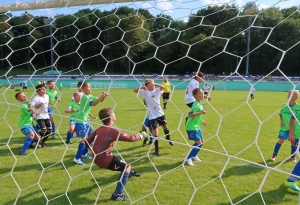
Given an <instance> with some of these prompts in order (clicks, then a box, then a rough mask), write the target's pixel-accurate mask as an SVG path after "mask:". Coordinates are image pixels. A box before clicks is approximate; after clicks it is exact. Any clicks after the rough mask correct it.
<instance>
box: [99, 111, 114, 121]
mask: <svg viewBox="0 0 300 205" xmlns="http://www.w3.org/2000/svg"><path fill="white" fill-rule="evenodd" d="M112 113H113V109H111V108H110V107H107V108H103V109H101V110H100V111H99V114H98V116H99V119H100V120H101V121H102V122H103V124H104V125H107V124H108V123H110V116H111V114H112Z"/></svg>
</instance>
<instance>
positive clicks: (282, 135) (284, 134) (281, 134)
mask: <svg viewBox="0 0 300 205" xmlns="http://www.w3.org/2000/svg"><path fill="white" fill-rule="evenodd" d="M278 138H279V139H282V140H287V139H288V138H289V131H282V130H280V131H279V134H278Z"/></svg>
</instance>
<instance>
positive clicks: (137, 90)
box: [133, 86, 147, 93]
mask: <svg viewBox="0 0 300 205" xmlns="http://www.w3.org/2000/svg"><path fill="white" fill-rule="evenodd" d="M140 89H142V90H147V88H146V86H141V87H138V88H134V89H133V92H135V93H138V92H139V90H140Z"/></svg>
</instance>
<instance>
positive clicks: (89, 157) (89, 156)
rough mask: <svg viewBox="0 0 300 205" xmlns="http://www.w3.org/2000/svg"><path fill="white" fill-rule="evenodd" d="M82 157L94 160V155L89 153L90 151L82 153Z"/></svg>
mask: <svg viewBox="0 0 300 205" xmlns="http://www.w3.org/2000/svg"><path fill="white" fill-rule="evenodd" d="M82 158H85V159H90V160H93V157H92V156H91V155H89V154H88V153H86V154H85V155H82Z"/></svg>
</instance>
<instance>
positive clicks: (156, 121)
mask: <svg viewBox="0 0 300 205" xmlns="http://www.w3.org/2000/svg"><path fill="white" fill-rule="evenodd" d="M155 87H157V88H155ZM164 88H165V86H163V85H161V84H156V83H154V80H153V79H146V80H145V86H141V87H139V88H135V89H134V90H133V92H135V93H140V95H141V96H143V98H144V99H145V101H146V102H147V109H148V114H149V120H150V125H151V133H152V135H153V137H155V138H157V136H158V126H162V127H163V129H164V133H165V135H166V139H167V140H168V141H169V144H170V145H172V146H173V145H174V144H173V142H172V141H171V138H170V134H169V129H168V126H167V120H166V117H165V114H164V112H163V110H162V108H161V106H160V96H161V91H163V90H164ZM154 145H155V154H156V155H157V156H159V155H160V154H159V148H158V140H157V139H155V142H154Z"/></svg>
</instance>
